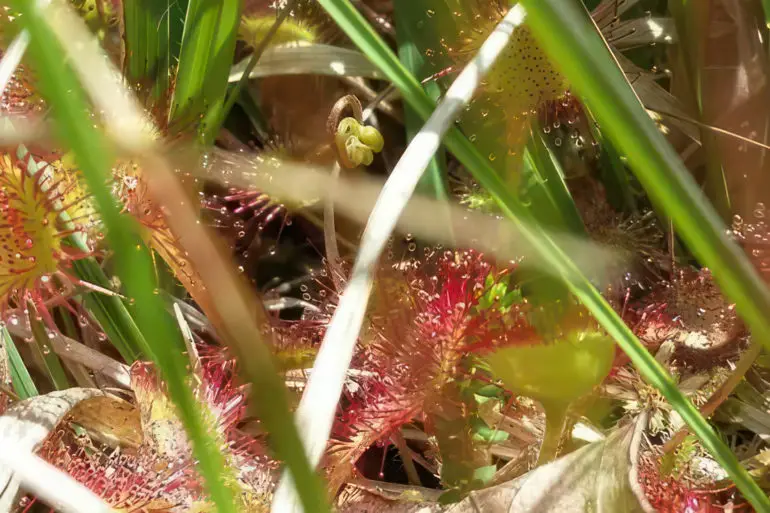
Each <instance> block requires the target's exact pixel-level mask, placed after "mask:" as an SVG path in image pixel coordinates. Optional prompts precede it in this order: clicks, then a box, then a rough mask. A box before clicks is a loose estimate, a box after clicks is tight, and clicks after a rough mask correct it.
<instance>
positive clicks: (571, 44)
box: [523, 0, 770, 511]
mask: <svg viewBox="0 0 770 513" xmlns="http://www.w3.org/2000/svg"><path fill="white" fill-rule="evenodd" d="M523 4H524V6H525V7H526V8H527V10H528V14H529V22H530V26H531V27H532V28H533V31H534V32H535V34H536V36H537V37H538V40H539V41H540V43H541V44H542V45H543V47H544V49H545V50H546V51H547V52H548V53H549V54H550V55H551V56H552V58H553V59H554V60H555V61H556V62H557V63H558V64H559V66H560V68H561V70H562V72H563V73H564V74H565V75H566V77H567V79H568V80H569V81H570V83H571V84H572V85H573V86H574V87H575V89H576V90H577V92H578V93H579V94H580V96H581V97H583V98H584V100H585V102H586V103H587V105H588V107H589V108H590V109H591V111H592V112H593V113H594V115H595V116H596V118H597V120H598V121H599V123H600V124H601V126H602V127H603V128H604V130H605V134H606V135H607V137H608V138H609V139H610V140H611V141H612V142H613V143H614V144H615V145H616V147H617V148H618V149H619V150H620V151H622V152H623V153H624V154H625V155H626V158H627V159H628V162H629V164H630V166H631V169H632V170H633V171H634V172H635V173H636V176H637V177H638V179H639V181H640V182H641V183H642V185H643V186H644V188H645V189H646V190H647V192H648V193H649V194H650V196H651V198H652V199H653V200H654V201H656V203H657V204H658V205H660V206H661V207H662V208H663V209H664V210H665V212H666V214H668V215H669V216H670V217H671V219H672V220H673V221H674V224H675V226H676V227H677V229H678V230H679V234H680V236H681V237H682V238H683V239H684V241H685V242H686V243H687V244H688V246H689V248H690V249H691V250H692V251H693V253H695V255H696V256H697V257H698V258H699V260H700V261H701V262H702V263H703V264H704V265H707V266H708V267H709V268H710V269H711V270H712V272H713V273H714V277H715V279H716V280H717V283H718V284H719V286H720V288H721V289H722V290H723V291H724V293H725V294H726V295H727V297H729V298H730V299H731V300H733V301H734V302H735V304H736V308H737V310H738V312H739V313H740V314H741V316H742V317H743V319H744V320H745V322H746V324H747V325H748V326H749V327H750V328H751V330H752V334H753V336H754V337H756V338H757V339H758V340H760V341H761V342H762V343H763V344H765V345H766V346H767V345H768V344H770V319H769V318H768V317H767V312H770V293H768V290H767V288H766V286H765V284H764V282H763V281H762V279H761V278H760V277H759V276H758V274H757V272H756V270H755V269H754V268H753V267H752V265H751V263H750V262H749V260H748V259H747V258H746V256H745V255H744V254H743V252H742V251H741V249H740V248H739V247H738V246H737V245H736V244H735V243H733V242H732V241H730V240H729V239H728V237H727V235H726V233H725V231H726V228H725V226H724V225H723V224H722V222H721V220H720V218H719V216H718V214H717V213H716V212H715V211H714V209H713V208H712V207H711V205H710V204H709V203H708V201H707V200H706V198H705V197H704V196H703V194H702V193H701V191H700V190H699V188H698V186H697V184H695V182H694V181H693V180H692V178H691V177H690V175H689V173H688V172H687V170H686V169H685V167H684V165H683V164H682V162H681V160H680V159H679V157H678V155H677V154H676V152H675V151H674V150H673V149H672V148H671V147H670V146H669V144H668V143H667V142H666V140H665V138H664V137H663V136H662V134H661V133H660V132H659V131H658V129H657V127H656V126H655V123H654V122H653V121H652V120H651V119H650V117H649V115H648V114H647V112H646V111H645V110H644V108H643V107H642V105H641V104H640V103H639V101H638V99H637V97H636V96H635V95H634V93H633V91H632V90H631V88H630V86H629V85H628V83H627V82H626V80H625V77H624V76H623V74H622V72H621V71H620V70H619V69H618V67H617V65H616V64H615V62H614V61H613V60H612V58H611V56H610V54H609V53H608V51H607V48H606V46H605V44H604V42H603V41H602V39H601V37H600V36H599V34H597V32H596V31H595V30H594V27H593V26H592V24H591V22H590V21H589V19H588V17H587V14H586V13H585V12H584V10H583V8H582V6H579V5H578V3H577V2H561V1H559V2H557V1H555V0H537V1H534V0H523ZM608 98H611V99H612V101H608ZM662 392H663V393H664V395H666V397H667V398H668V399H669V401H671V402H672V404H673V405H674V406H675V407H676V408H677V411H679V413H680V415H682V418H683V419H685V421H686V422H687V423H688V424H689V425H690V426H691V427H692V428H693V430H694V431H695V432H696V434H697V435H698V437H699V438H700V439H701V441H702V442H703V443H704V445H705V446H706V447H707V448H708V449H709V451H710V452H711V453H712V454H713V455H714V456H715V457H716V458H717V460H718V461H719V462H720V464H721V465H722V466H723V467H724V468H725V470H726V471H727V472H728V473H729V474H730V477H731V478H732V479H733V480H734V481H735V484H736V485H737V486H738V488H739V489H740V490H741V492H742V493H743V494H744V495H745V496H746V498H747V499H748V500H749V501H751V503H752V504H753V505H754V506H755V507H756V508H757V509H758V510H760V511H770V500H769V499H768V498H767V496H766V495H765V494H764V493H763V492H762V491H761V490H760V489H759V487H758V486H757V485H756V483H754V481H753V480H752V479H751V478H750V477H749V475H748V474H747V473H746V471H745V469H743V467H741V465H740V464H739V462H738V461H737V459H736V458H735V455H734V454H733V453H732V452H731V451H730V449H729V448H728V447H727V446H726V445H725V444H724V443H722V442H721V441H720V440H719V438H718V437H717V435H716V433H715V432H714V431H713V429H712V428H711V427H710V426H709V425H708V423H707V422H706V421H705V420H704V419H703V417H702V416H700V415H699V414H697V412H696V411H695V409H694V408H692V404H691V403H689V402H687V403H686V404H687V407H683V404H678V403H679V402H680V400H679V398H674V397H670V396H668V394H667V393H666V392H667V391H666V390H662ZM680 409H681V411H680Z"/></svg>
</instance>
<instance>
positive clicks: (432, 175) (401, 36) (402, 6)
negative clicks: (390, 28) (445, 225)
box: [393, 0, 448, 199]
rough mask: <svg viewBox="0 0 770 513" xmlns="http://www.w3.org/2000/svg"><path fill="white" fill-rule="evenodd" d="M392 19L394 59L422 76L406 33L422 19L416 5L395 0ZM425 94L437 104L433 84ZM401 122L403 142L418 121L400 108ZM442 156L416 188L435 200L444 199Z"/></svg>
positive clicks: (422, 66) (418, 58) (437, 91)
mask: <svg viewBox="0 0 770 513" xmlns="http://www.w3.org/2000/svg"><path fill="white" fill-rule="evenodd" d="M393 11H394V17H395V21H396V42H397V44H398V57H399V59H401V62H402V63H403V64H404V67H405V68H406V69H407V70H409V72H410V73H411V74H412V75H414V76H416V77H419V76H425V75H426V74H427V73H426V72H425V71H426V66H425V59H423V57H422V55H421V54H420V51H419V50H418V49H417V47H416V46H415V43H414V41H415V38H414V37H413V34H411V33H410V30H409V29H410V28H411V27H413V26H415V25H416V22H415V21H413V19H419V18H420V17H422V16H424V14H425V11H424V10H422V9H421V5H420V4H419V2H413V1H411V0H396V1H395V2H394V3H393ZM424 88H425V92H426V93H427V94H428V96H430V97H431V98H432V99H433V101H438V98H439V96H440V94H441V90H440V89H439V86H438V84H437V83H436V82H429V83H428V84H426V85H425V86H424ZM404 121H405V125H406V134H407V141H409V140H411V139H412V137H414V135H415V134H416V133H417V132H418V131H419V130H420V126H421V125H422V119H421V118H420V116H419V115H418V114H417V113H416V112H414V110H412V108H411V107H410V106H409V105H404ZM446 176H447V174H446V155H445V154H444V150H443V149H439V151H438V153H437V154H436V155H435V156H434V157H433V159H432V160H431V161H430V164H428V169H427V170H426V172H425V174H423V176H422V179H421V180H420V183H419V184H418V186H417V188H418V190H420V191H423V192H425V193H426V194H429V195H431V196H433V197H434V198H437V199H446V198H447V197H448V194H447V187H446V183H445V181H446Z"/></svg>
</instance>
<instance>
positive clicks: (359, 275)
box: [271, 8, 523, 513]
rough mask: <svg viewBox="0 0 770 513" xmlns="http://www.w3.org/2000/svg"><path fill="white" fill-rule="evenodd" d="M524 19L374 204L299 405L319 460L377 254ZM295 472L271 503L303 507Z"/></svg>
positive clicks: (464, 84) (505, 26)
mask: <svg viewBox="0 0 770 513" xmlns="http://www.w3.org/2000/svg"><path fill="white" fill-rule="evenodd" d="M522 21H523V11H522V9H520V8H514V9H511V11H510V12H508V14H506V16H505V17H504V18H503V20H502V21H501V22H500V23H499V24H498V25H497V27H495V30H494V31H493V32H492V34H490V36H489V38H487V40H486V41H485V42H484V44H483V45H482V46H481V48H480V49H479V53H478V54H477V55H476V56H475V57H474V58H473V60H471V62H470V63H469V64H468V65H467V66H466V67H465V69H464V70H463V72H462V73H461V74H460V76H459V77H458V78H457V80H455V82H454V83H453V84H452V86H451V87H450V88H449V90H448V91H447V93H446V95H445V96H444V99H443V101H442V102H441V104H440V105H439V107H438V108H437V109H436V110H435V112H434V113H433V114H432V115H431V117H430V119H428V121H427V123H426V124H425V126H423V128H422V129H421V130H420V132H419V133H418V134H417V135H415V137H414V138H413V139H412V141H411V143H410V144H409V146H408V147H407V148H406V151H404V154H403V155H402V156H401V159H400V160H399V161H398V164H396V167H395V168H394V169H393V172H392V173H391V175H390V178H389V179H388V181H387V182H386V183H385V186H384V187H383V189H382V192H381V193H380V196H379V198H378V199H377V203H376V204H375V205H374V209H373V210H372V213H371V215H370V216H369V221H368V222H367V224H366V228H365V229H364V234H363V236H362V238H361V246H360V249H359V252H358V256H357V258H356V261H355V264H354V265H353V270H352V272H351V278H350V281H349V282H348V284H347V288H346V289H345V292H344V293H343V294H342V295H341V297H340V301H339V305H338V307H337V309H336V310H335V312H334V316H333V317H332V320H331V322H330V324H329V329H328V330H327V332H326V335H325V336H324V340H323V342H322V344H321V348H320V349H319V351H318V355H317V356H316V359H315V363H314V364H313V372H312V373H311V375H310V378H309V380H308V383H307V387H306V388H305V392H304V393H303V394H302V399H301V401H300V404H299V407H298V409H297V413H296V421H297V425H298V426H299V429H300V435H301V436H302V441H303V444H304V446H305V450H306V451H307V455H308V459H309V460H310V462H311V463H312V464H313V465H317V464H318V462H319V461H320V459H321V456H322V455H323V452H324V450H325V448H326V443H327V440H328V438H329V434H330V432H331V428H332V424H333V422H334V414H335V412H336V410H337V404H338V402H339V398H340V393H341V392H342V386H343V383H344V381H345V376H346V373H347V370H348V367H349V366H350V361H351V359H352V357H353V352H354V349H355V345H356V341H357V340H358V333H359V331H360V330H361V325H362V324H363V320H364V316H365V314H366V307H367V303H368V299H369V294H370V292H371V289H372V280H373V275H374V269H375V267H376V266H377V261H378V260H379V258H380V256H381V255H382V252H383V250H384V249H385V246H386V244H387V241H388V238H389V237H390V234H391V233H392V231H393V229H394V228H395V226H396V223H397V222H398V218H399V217H400V215H401V213H402V212H403V210H404V208H405V206H406V204H407V202H408V201H409V198H410V197H411V196H412V194H413V193H414V190H415V188H416V187H417V183H418V182H419V180H420V178H421V177H422V174H423V173H424V172H425V169H426V167H427V166H428V164H429V163H430V161H431V160H432V158H433V155H434V154H435V152H436V150H438V148H439V145H440V144H441V138H442V136H443V134H445V133H446V131H447V130H448V129H449V127H451V126H452V123H453V122H454V120H455V118H456V117H457V116H458V115H459V114H460V112H461V110H462V108H463V107H464V106H465V105H467V104H468V102H470V100H471V97H472V95H473V93H474V91H475V90H476V88H477V87H478V85H479V83H480V82H481V79H482V77H483V76H484V75H485V74H486V73H487V71H489V69H490V68H491V67H492V65H493V64H494V62H495V60H496V59H497V57H498V56H499V55H500V53H502V51H503V50H504V49H505V47H506V45H507V44H508V40H509V38H510V37H511V35H512V34H513V31H514V29H515V27H516V26H518V25H519V24H521V22H522ZM294 487H295V485H294V483H293V480H292V478H291V475H290V474H284V475H283V476H282V478H281V481H280V483H279V485H278V489H277V490H276V493H275V497H274V499H273V505H272V508H271V511H272V512H274V513H284V512H290V511H300V509H299V504H298V500H297V492H296V490H295V489H294Z"/></svg>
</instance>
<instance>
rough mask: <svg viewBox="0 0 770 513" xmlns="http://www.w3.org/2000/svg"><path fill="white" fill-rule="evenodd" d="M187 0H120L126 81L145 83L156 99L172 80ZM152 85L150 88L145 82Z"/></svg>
mask: <svg viewBox="0 0 770 513" xmlns="http://www.w3.org/2000/svg"><path fill="white" fill-rule="evenodd" d="M185 10H186V2H185V1H182V0H177V1H173V2H172V1H168V0H166V1H162V0H126V1H125V2H123V25H124V27H125V35H124V39H125V45H126V68H125V74H126V78H128V80H129V82H130V83H132V84H139V85H141V86H145V87H142V88H140V89H139V91H138V92H139V93H140V95H141V96H143V97H146V96H147V93H148V92H151V93H152V98H153V99H157V98H159V97H160V96H161V95H163V94H165V93H166V92H167V91H168V89H169V86H170V84H171V68H172V66H173V65H174V64H176V60H177V59H178V58H179V48H180V44H181V38H182V29H183V21H184V12H185ZM149 85H151V86H152V89H151V91H150V90H148V88H147V87H146V86H149Z"/></svg>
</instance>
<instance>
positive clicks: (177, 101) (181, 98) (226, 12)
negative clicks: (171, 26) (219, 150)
mask: <svg viewBox="0 0 770 513" xmlns="http://www.w3.org/2000/svg"><path fill="white" fill-rule="evenodd" d="M240 8H241V2H240V1H239V0H190V2H189V4H188V6H187V15H186V17H185V23H184V32H183V34H182V46H181V49H180V50H179V66H178V68H177V77H176V83H175V88H174V96H173V99H172V103H171V112H170V117H171V121H181V122H188V123H192V122H195V121H197V120H198V119H200V118H201V116H203V118H204V119H205V118H206V113H207V112H208V111H209V110H211V109H215V108H221V105H220V104H221V102H223V101H224V93H225V90H226V88H227V81H228V75H229V70H230V66H231V65H232V59H233V54H234V52H235V41H236V39H237V35H238V24H239V23H240ZM202 128H204V127H202Z"/></svg>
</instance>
